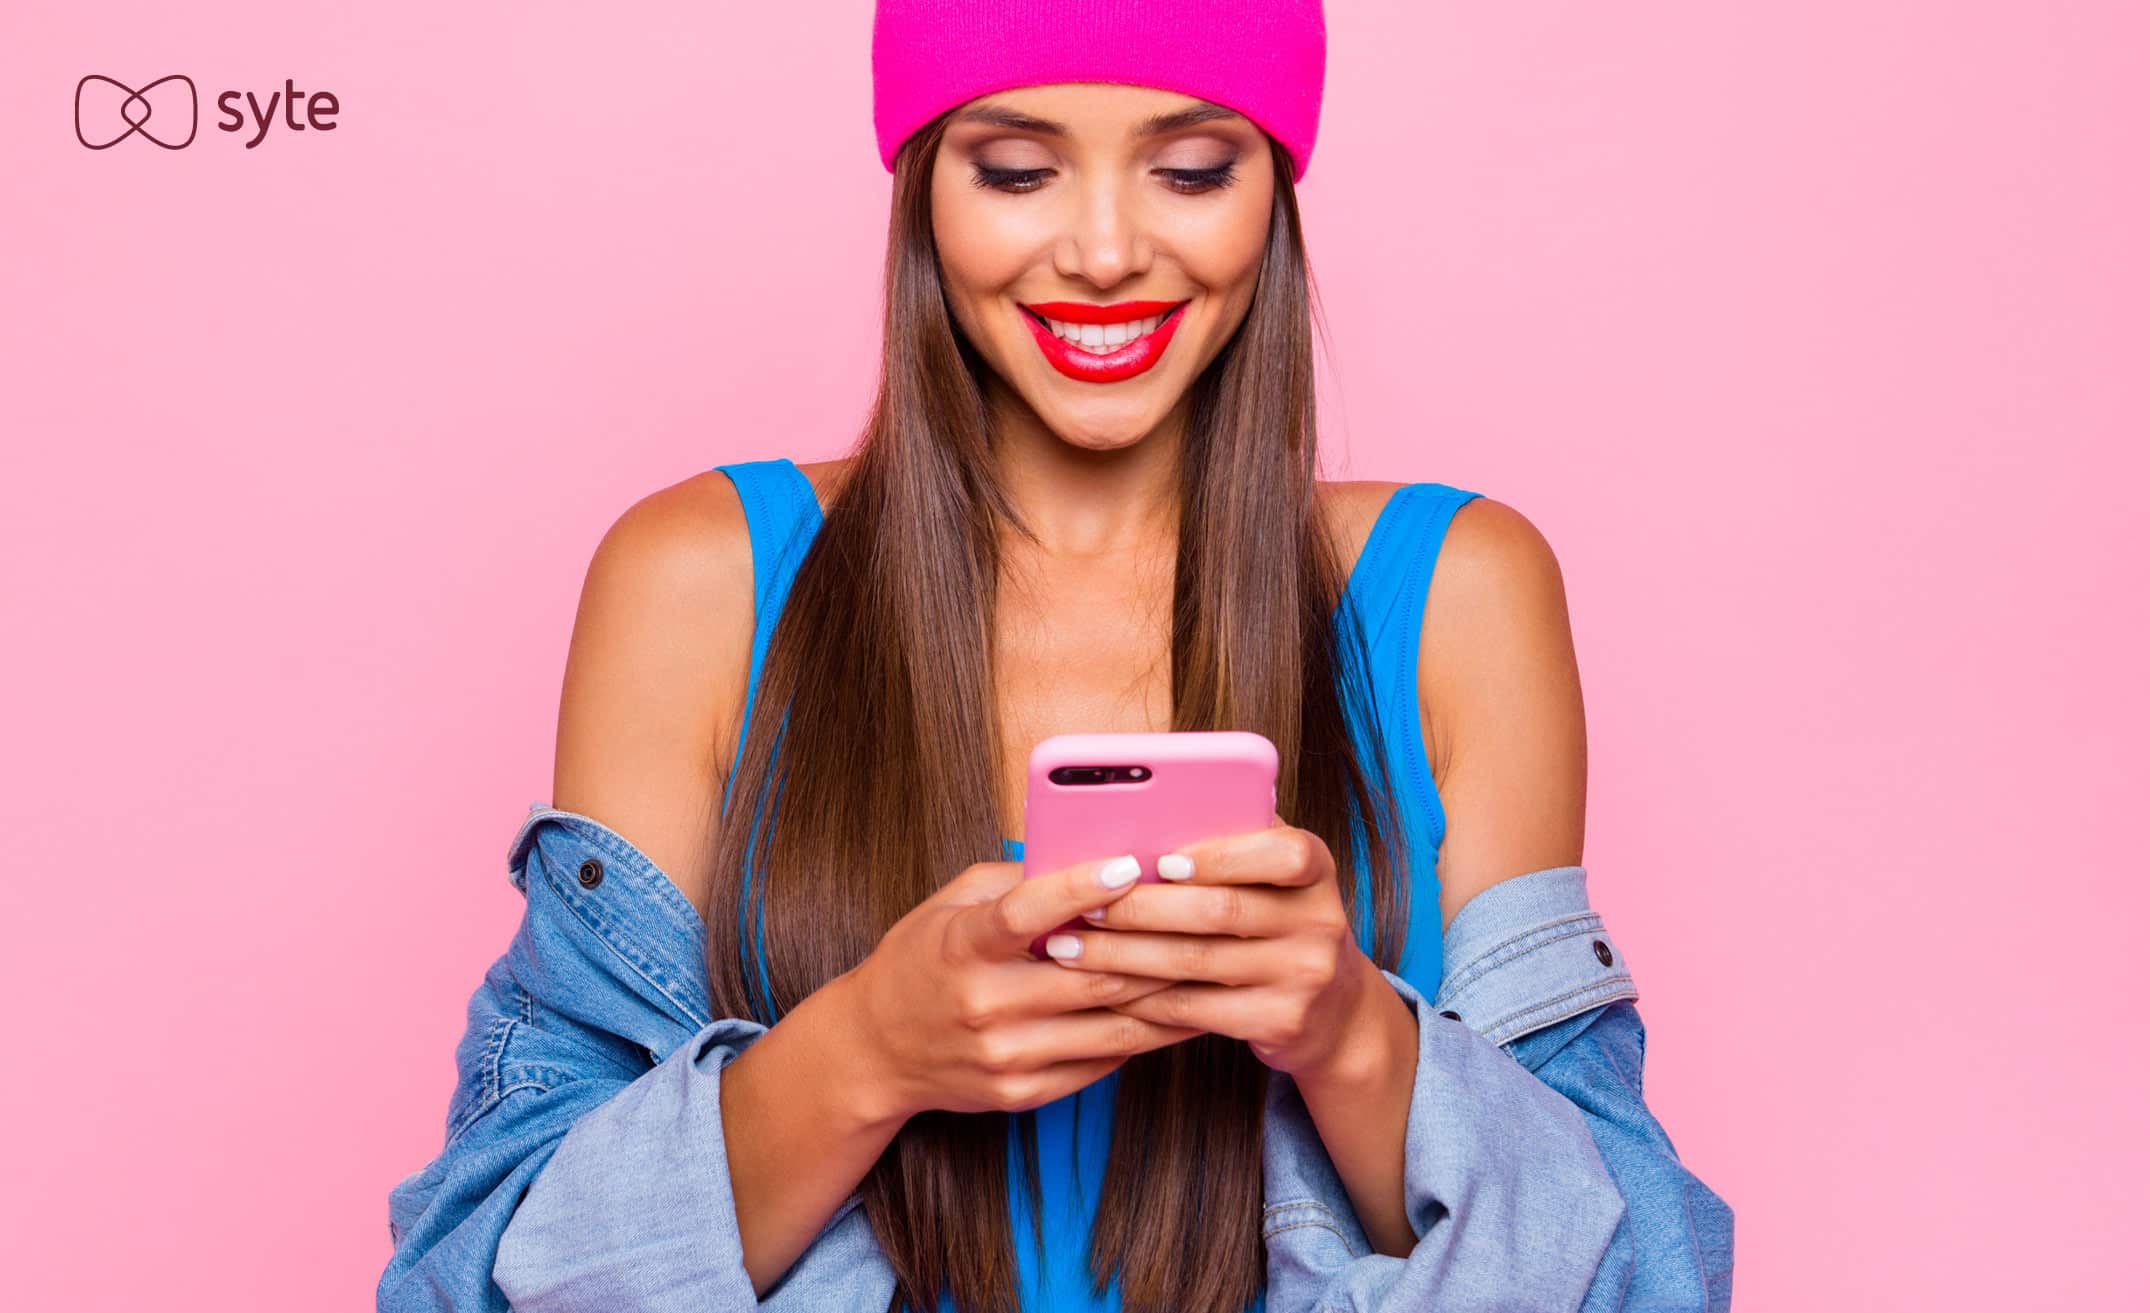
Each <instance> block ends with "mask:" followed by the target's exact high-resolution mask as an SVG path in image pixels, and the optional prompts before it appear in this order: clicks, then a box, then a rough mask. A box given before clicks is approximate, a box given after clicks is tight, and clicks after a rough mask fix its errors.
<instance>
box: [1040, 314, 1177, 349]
mask: <svg viewBox="0 0 2150 1313" xmlns="http://www.w3.org/2000/svg"><path fill="white" fill-rule="evenodd" d="M1017 304H1018V306H1019V308H1020V309H1021V310H1022V312H1023V313H1024V314H1026V315H1029V316H1030V317H1031V318H1032V319H1033V320H1035V321H1036V322H1037V324H1038V326H1039V327H1041V328H1043V329H1044V330H1045V331H1046V332H1048V333H1050V334H1052V335H1053V336H1054V337H1056V338H1059V339H1060V340H1061V341H1062V342H1065V343H1066V344H1067V345H1068V346H1069V347H1070V348H1072V349H1073V350H1077V351H1086V352H1088V353H1090V354H1091V355H1096V356H1108V355H1111V354H1112V353H1113V352H1115V351H1119V350H1121V349H1122V348H1124V347H1126V346H1127V344H1128V343H1130V342H1134V341H1137V340H1139V339H1141V338H1144V337H1148V336H1149V335H1150V334H1151V333H1154V332H1156V331H1157V330H1158V329H1159V328H1162V327H1163V326H1164V325H1165V324H1166V323H1167V322H1169V321H1170V320H1172V319H1174V318H1175V317H1177V316H1178V315H1179V314H1180V312H1181V311H1183V310H1185V309H1186V308H1187V305H1188V302H1186V301H1181V302H1178V303H1177V304H1175V305H1173V306H1172V308H1171V309H1169V310H1165V311H1162V312H1160V313H1157V314H1151V315H1145V316H1143V317H1141V318H1138V319H1123V320H1120V321H1119V322H1117V323H1110V324H1100V323H1087V322H1077V321H1075V320H1070V319H1055V318H1052V317H1051V316H1049V315H1044V314H1040V313H1038V312H1037V311H1036V310H1033V309H1031V308H1030V307H1029V306H1027V305H1022V304H1021V303H1020V302H1018V303H1017Z"/></svg>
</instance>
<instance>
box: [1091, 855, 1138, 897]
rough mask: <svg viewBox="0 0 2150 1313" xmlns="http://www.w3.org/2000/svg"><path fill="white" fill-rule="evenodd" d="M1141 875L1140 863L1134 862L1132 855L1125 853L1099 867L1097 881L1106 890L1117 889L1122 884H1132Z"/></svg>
mask: <svg viewBox="0 0 2150 1313" xmlns="http://www.w3.org/2000/svg"><path fill="white" fill-rule="evenodd" d="M1141 874H1142V863H1141V862H1138V861H1136V860H1135V855H1134V854H1133V853H1126V854H1123V855H1121V856H1119V857H1115V858H1113V859H1112V860H1111V861H1109V862H1107V863H1105V865H1104V866H1102V867H1100V868H1099V870H1098V873H1097V881H1098V883H1099V884H1102V885H1104V886H1105V887H1106V888H1107V889H1117V888H1119V887H1120V886H1121V885H1123V884H1133V883H1134V880H1135V877H1136V876H1138V875H1141Z"/></svg>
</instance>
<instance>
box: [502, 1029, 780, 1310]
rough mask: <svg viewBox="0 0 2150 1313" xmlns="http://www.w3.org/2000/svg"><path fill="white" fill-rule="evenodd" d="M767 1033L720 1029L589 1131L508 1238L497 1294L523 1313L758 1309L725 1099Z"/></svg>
mask: <svg viewBox="0 0 2150 1313" xmlns="http://www.w3.org/2000/svg"><path fill="white" fill-rule="evenodd" d="M767 1030H768V1027H766V1026H763V1025H762V1024H761V1023H759V1022H757V1021H751V1020H748V1019H745V1018H740V1017H723V1018H719V1019H718V1020H716V1021H712V1022H710V1023H709V1024H708V1025H706V1026H704V1027H702V1028H701V1030H699V1031H698V1032H696V1034H695V1035H694V1037H693V1038H692V1039H690V1040H688V1041H687V1042H686V1043H684V1044H682V1045H680V1046H679V1047H678V1048H677V1049H675V1050H674V1051H673V1052H672V1054H671V1055H670V1056H669V1057H667V1058H666V1059H665V1060H664V1061H662V1062H661V1063H659V1064H658V1065H656V1066H655V1067H653V1068H651V1069H650V1070H649V1071H648V1072H646V1073H644V1074H643V1075H642V1076H640V1077H638V1078H636V1079H635V1080H634V1081H631V1082H630V1083H629V1084H628V1085H627V1086H626V1087H625V1088H624V1089H622V1090H620V1091H619V1093H617V1094H615V1095H614V1096H612V1097H611V1098H610V1099H608V1100H607V1101H606V1102H604V1103H602V1104H600V1105H598V1106H597V1107H596V1108H594V1109H592V1110H591V1111H589V1112H588V1113H586V1114H584V1115H583V1116H582V1117H581V1118H580V1119H579V1120H577V1121H576V1123H575V1124H574V1126H573V1127H571V1128H570V1129H569V1130H568V1132H567V1134H566V1135H565V1136H564V1137H563V1138H562V1139H561V1141H560V1144H559V1146H558V1148H557V1149H556V1150H555V1151H554V1153H553V1155H552V1157H551V1159H550V1160H549V1161H547V1162H546V1164H545V1166H544V1167H543V1169H541V1170H540V1171H539V1172H538V1174H537V1176H536V1177H535V1178H534V1179H533V1181H532V1183H531V1185H530V1189H529V1192H528V1194H526V1195H525V1196H524V1198H523V1200H522V1202H521V1203H520V1204H519V1205H518V1206H517V1207H516V1209H515V1212H514V1214H513V1216H512V1217H511V1218H510V1219H509V1221H508V1225H507V1229H506V1230H505V1231H504V1232H503V1233H502V1234H501V1237H500V1246H499V1252H498V1255H497V1256H496V1258H495V1261H494V1265H493V1280H494V1281H495V1282H496V1283H497V1284H498V1285H499V1286H500V1289H501V1291H502V1292H503V1293H505V1294H506V1295H507V1297H508V1301H509V1303H510V1304H511V1305H512V1306H513V1307H515V1308H516V1309H517V1310H520V1311H522V1313H587V1311H590V1310H598V1309H612V1310H617V1309H625V1308H633V1309H635V1310H637V1311H638V1313H665V1311H668V1310H678V1311H679V1313H688V1311H689V1310H692V1311H693V1313H707V1310H709V1309H717V1308H752V1307H754V1305H755V1294H754V1283H753V1281H752V1280H751V1279H750V1278H749V1277H748V1275H747V1270H746V1254H745V1250H744V1249H743V1248H742V1246H741V1242H740V1238H739V1219H738V1213H737V1210H736V1208H735V1205H734V1202H733V1199H732V1178H731V1164H730V1162H729V1160H728V1159H727V1158H726V1156H725V1151H724V1126H723V1118H722V1114H721V1105H720V1104H719V1103H718V1100H717V1089H718V1085H719V1082H720V1079H721V1072H722V1070H723V1068H724V1066H725V1065H726V1064H727V1063H729V1062H730V1061H731V1060H732V1059H733V1058H735V1057H737V1056H738V1055H739V1054H740V1053H742V1052H744V1051H745V1049H746V1048H747V1046H748V1045H750V1044H752V1043H753V1042H754V1040H755V1039H757V1038H759V1037H760V1036H761V1035H762V1034H764V1033H766V1031H767Z"/></svg>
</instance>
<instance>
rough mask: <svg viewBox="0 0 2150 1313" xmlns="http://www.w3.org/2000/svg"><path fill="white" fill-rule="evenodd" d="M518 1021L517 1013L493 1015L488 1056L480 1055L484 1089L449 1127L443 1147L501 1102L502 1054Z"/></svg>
mask: <svg viewBox="0 0 2150 1313" xmlns="http://www.w3.org/2000/svg"><path fill="white" fill-rule="evenodd" d="M516 1024H517V1023H516V1020H515V1018H513V1017H495V1018H494V1019H493V1021H492V1028H493V1033H492V1034H490V1035H488V1036H486V1038H485V1056H484V1057H483V1058H480V1059H479V1063H480V1067H479V1078H480V1080H481V1082H482V1084H481V1085H480V1088H481V1089H482V1090H483V1091H484V1093H483V1094H481V1095H480V1096H479V1097H478V1098H476V1099H474V1100H472V1102H471V1106H470V1107H469V1108H468V1109H467V1110H466V1111H465V1112H464V1113H463V1115H462V1116H461V1117H460V1118H458V1119H457V1120H456V1122H455V1123H454V1124H453V1125H451V1126H450V1127H449V1128H448V1138H447V1141H446V1144H445V1145H443V1151H445V1149H446V1147H447V1145H453V1144H454V1143H455V1142H456V1140H457V1139H459V1138H461V1136H462V1134H463V1132H465V1131H467V1130H469V1129H470V1128H471V1126H472V1124H473V1123H475V1122H476V1121H477V1120H478V1118H480V1117H483V1116H484V1115H485V1113H486V1111H487V1110H488V1109H490V1108H491V1107H492V1106H493V1105H494V1104H496V1103H498V1102H500V1055H501V1053H502V1052H504V1051H505V1050H506V1049H507V1046H508V1032H509V1031H511V1030H513V1029H515V1026H516Z"/></svg>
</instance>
